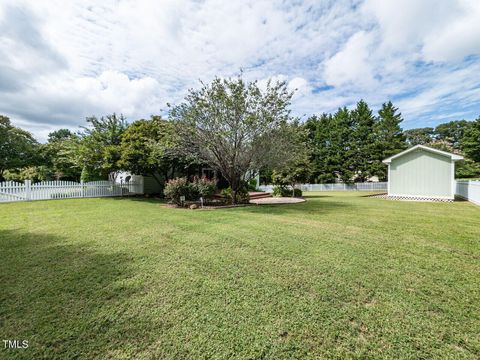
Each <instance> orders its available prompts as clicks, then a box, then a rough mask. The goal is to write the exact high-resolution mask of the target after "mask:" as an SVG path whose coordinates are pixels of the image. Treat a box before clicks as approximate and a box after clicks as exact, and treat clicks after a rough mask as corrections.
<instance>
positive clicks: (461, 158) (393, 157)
mask: <svg viewBox="0 0 480 360" xmlns="http://www.w3.org/2000/svg"><path fill="white" fill-rule="evenodd" d="M417 149H422V150H426V151H430V152H432V153H434V154H438V155H443V156H446V157H449V158H450V159H451V160H452V161H457V160H463V156H460V155H457V154H452V153H449V152H446V151H442V150H437V149H433V148H431V147H428V146H425V145H415V146H414V147H411V148H410V149H407V150H405V151H402V152H400V153H398V154H396V155H393V156H390V157H389V158H386V159H385V160H383V162H384V163H385V164H390V163H391V162H392V160H393V159H396V158H398V157H400V156H403V155H405V154H408V153H409V152H412V151H415V150H417Z"/></svg>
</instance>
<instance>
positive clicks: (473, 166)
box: [455, 159, 480, 179]
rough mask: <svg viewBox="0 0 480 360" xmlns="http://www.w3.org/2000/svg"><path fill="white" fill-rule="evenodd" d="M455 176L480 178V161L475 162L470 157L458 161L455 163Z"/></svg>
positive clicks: (459, 177) (458, 177)
mask: <svg viewBox="0 0 480 360" xmlns="http://www.w3.org/2000/svg"><path fill="white" fill-rule="evenodd" d="M455 178H457V179H468V178H480V162H475V161H473V160H470V159H465V160H461V161H457V162H456V163H455Z"/></svg>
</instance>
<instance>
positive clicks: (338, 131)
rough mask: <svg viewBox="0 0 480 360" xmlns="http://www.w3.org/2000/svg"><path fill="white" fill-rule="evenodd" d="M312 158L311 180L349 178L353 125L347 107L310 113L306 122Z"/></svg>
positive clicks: (334, 180) (351, 164) (325, 180)
mask: <svg viewBox="0 0 480 360" xmlns="http://www.w3.org/2000/svg"><path fill="white" fill-rule="evenodd" d="M305 126H306V129H307V131H308V147H309V148H310V153H311V161H312V175H311V178H310V181H311V182H319V183H333V182H336V181H337V180H338V178H340V179H341V180H342V181H344V182H351V181H352V179H353V175H354V173H355V170H354V168H353V165H354V164H353V163H351V162H350V161H349V156H350V155H351V153H352V149H353V148H352V139H353V128H352V122H351V117H350V111H349V110H348V109H347V108H346V107H343V108H340V109H338V111H337V112H336V113H335V114H333V115H331V114H322V115H321V116H319V117H317V116H312V117H311V118H309V119H308V120H307V122H306V124H305Z"/></svg>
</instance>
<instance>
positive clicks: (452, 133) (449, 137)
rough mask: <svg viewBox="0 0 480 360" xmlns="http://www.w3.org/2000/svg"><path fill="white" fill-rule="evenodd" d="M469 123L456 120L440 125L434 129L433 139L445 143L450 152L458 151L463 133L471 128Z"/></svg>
mask: <svg viewBox="0 0 480 360" xmlns="http://www.w3.org/2000/svg"><path fill="white" fill-rule="evenodd" d="M472 124H473V123H472V122H471V121H466V120H457V121H450V122H448V123H444V124H440V125H438V126H437V127H436V128H435V139H436V140H437V141H441V142H445V143H446V145H447V147H448V148H449V149H451V150H450V151H455V150H460V145H461V144H460V142H461V141H462V139H463V137H464V135H465V132H468V130H469V129H470V127H471V126H472Z"/></svg>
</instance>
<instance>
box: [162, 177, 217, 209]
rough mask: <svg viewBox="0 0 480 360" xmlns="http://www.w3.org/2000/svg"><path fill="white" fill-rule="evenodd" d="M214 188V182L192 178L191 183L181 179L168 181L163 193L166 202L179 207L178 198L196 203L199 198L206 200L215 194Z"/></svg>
mask: <svg viewBox="0 0 480 360" xmlns="http://www.w3.org/2000/svg"><path fill="white" fill-rule="evenodd" d="M215 188H216V181H215V180H209V179H207V178H206V177H202V178H199V177H194V178H193V180H192V181H188V180H187V178H186V177H182V178H176V179H172V180H169V181H168V182H167V183H166V184H165V189H164V190H163V193H164V195H165V197H166V198H167V199H168V200H170V201H172V202H173V203H175V204H177V205H181V204H182V202H181V200H180V197H182V196H185V200H186V201H197V200H199V199H200V197H204V198H206V199H207V198H210V197H212V195H213V194H214V193H215Z"/></svg>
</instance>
